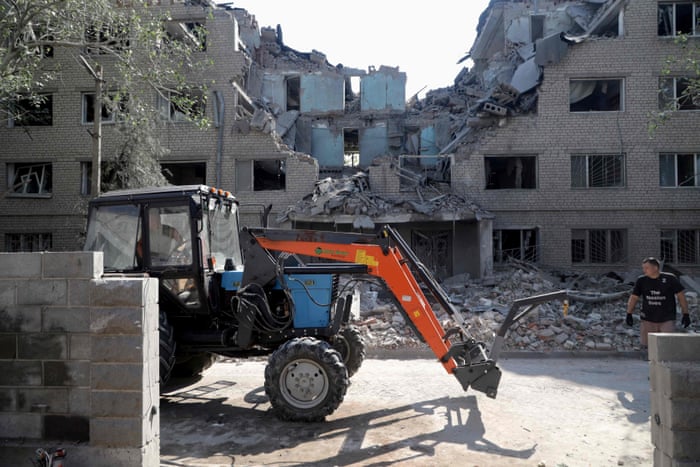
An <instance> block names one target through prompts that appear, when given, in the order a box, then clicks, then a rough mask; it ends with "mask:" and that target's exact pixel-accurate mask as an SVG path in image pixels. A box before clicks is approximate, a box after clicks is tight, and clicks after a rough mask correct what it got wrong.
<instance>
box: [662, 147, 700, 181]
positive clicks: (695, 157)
mask: <svg viewBox="0 0 700 467" xmlns="http://www.w3.org/2000/svg"><path fill="white" fill-rule="evenodd" d="M659 185H660V186H662V187H672V188H676V187H678V188H683V187H698V186H700V153H698V154H660V155H659Z"/></svg>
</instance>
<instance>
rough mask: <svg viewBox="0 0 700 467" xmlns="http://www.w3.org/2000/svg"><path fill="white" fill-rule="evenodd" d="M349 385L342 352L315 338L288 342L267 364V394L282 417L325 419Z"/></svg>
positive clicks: (304, 420) (315, 420)
mask: <svg viewBox="0 0 700 467" xmlns="http://www.w3.org/2000/svg"><path fill="white" fill-rule="evenodd" d="M348 385H349V380H348V372H347V370H346V369H345V365H343V360H342V357H341V356H340V353H339V352H338V351H337V350H335V349H334V348H333V347H331V346H330V344H329V343H328V342H325V341H321V340H318V339H315V338H312V337H301V338H296V339H292V340H289V341H287V342H285V343H284V344H282V345H281V346H280V347H279V348H278V349H277V350H275V351H274V352H273V353H272V355H270V358H269V360H268V363H267V366H266V367H265V393H266V394H267V397H268V398H269V399H270V404H271V405H272V408H273V410H274V412H275V415H277V418H279V419H281V420H288V421H298V422H317V421H322V420H323V419H324V418H325V417H326V416H327V415H330V414H332V413H333V412H334V411H335V409H337V408H338V406H339V405H340V403H341V402H343V398H344V397H345V392H346V391H347V389H348Z"/></svg>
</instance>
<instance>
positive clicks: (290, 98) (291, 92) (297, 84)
mask: <svg viewBox="0 0 700 467" xmlns="http://www.w3.org/2000/svg"><path fill="white" fill-rule="evenodd" d="M285 82H286V85H287V110H300V109H301V78H299V77H298V76H290V77H288V78H287V79H286V80H285Z"/></svg>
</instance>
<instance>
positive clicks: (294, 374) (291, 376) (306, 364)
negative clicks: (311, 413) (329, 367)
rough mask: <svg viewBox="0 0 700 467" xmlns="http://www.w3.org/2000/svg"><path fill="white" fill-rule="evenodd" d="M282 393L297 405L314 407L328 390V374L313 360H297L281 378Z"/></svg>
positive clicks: (288, 366) (287, 368) (291, 402)
mask: <svg viewBox="0 0 700 467" xmlns="http://www.w3.org/2000/svg"><path fill="white" fill-rule="evenodd" d="M280 383H282V384H281V387H282V388H283V389H284V390H283V391H282V395H283V396H284V398H285V399H286V400H287V402H289V403H290V404H293V405H294V406H296V407H301V408H304V407H313V406H315V405H316V404H317V403H318V401H320V400H322V399H323V398H324V397H325V395H326V393H327V392H328V384H327V376H326V373H325V372H324V371H323V368H321V367H320V366H319V365H318V364H316V363H315V362H313V361H311V360H297V361H295V362H292V363H290V364H289V365H287V366H286V367H285V369H284V371H283V372H282V375H281V378H280Z"/></svg>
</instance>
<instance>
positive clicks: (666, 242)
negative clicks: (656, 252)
mask: <svg viewBox="0 0 700 467" xmlns="http://www.w3.org/2000/svg"><path fill="white" fill-rule="evenodd" d="M661 259H663V260H664V261H665V262H666V263H677V264H699V263H700V229H695V230H692V229H690V230H662V231H661Z"/></svg>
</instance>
